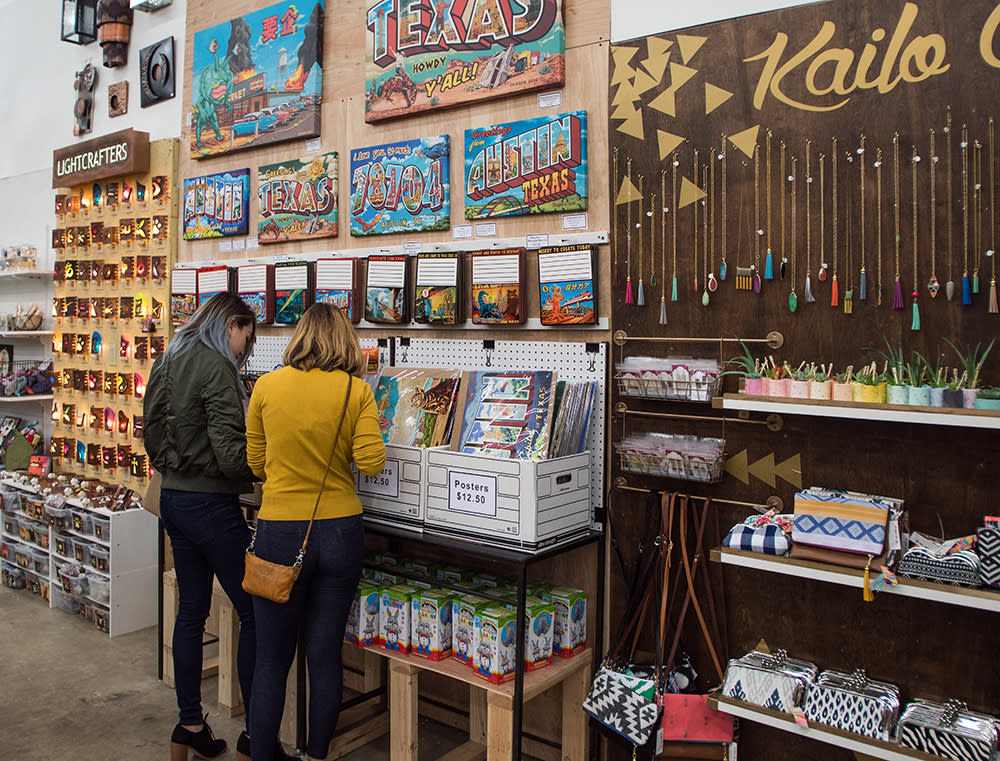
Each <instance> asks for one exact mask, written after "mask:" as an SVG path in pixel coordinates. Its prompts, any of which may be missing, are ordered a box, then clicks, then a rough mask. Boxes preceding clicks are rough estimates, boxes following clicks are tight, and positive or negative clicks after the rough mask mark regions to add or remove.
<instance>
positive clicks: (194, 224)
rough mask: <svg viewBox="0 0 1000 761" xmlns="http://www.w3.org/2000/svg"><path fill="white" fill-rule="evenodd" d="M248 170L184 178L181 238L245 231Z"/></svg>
mask: <svg viewBox="0 0 1000 761" xmlns="http://www.w3.org/2000/svg"><path fill="white" fill-rule="evenodd" d="M249 197H250V170H249V169H234V170H233V171H231V172H224V173H222V174H207V175H203V176H201V177H188V178H186V179H185V180H184V210H183V214H184V240H199V239H201V238H221V237H224V236H229V235H246V234H247V229H248V226H249V225H248V219H249V212H248V210H247V203H248V202H249Z"/></svg>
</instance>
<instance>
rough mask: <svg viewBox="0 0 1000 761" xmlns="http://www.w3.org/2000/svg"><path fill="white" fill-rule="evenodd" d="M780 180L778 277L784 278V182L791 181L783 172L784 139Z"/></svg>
mask: <svg viewBox="0 0 1000 761" xmlns="http://www.w3.org/2000/svg"><path fill="white" fill-rule="evenodd" d="M778 176H779V177H780V178H781V182H780V183H779V185H778V187H779V188H781V262H780V263H779V264H778V277H780V278H781V279H782V280H784V279H785V268H786V267H787V266H788V257H787V256H786V255H785V182H786V180H787V181H791V177H789V176H788V175H786V174H785V141H784V140H782V141H781V174H779V175H778Z"/></svg>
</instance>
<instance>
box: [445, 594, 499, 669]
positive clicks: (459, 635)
mask: <svg viewBox="0 0 1000 761" xmlns="http://www.w3.org/2000/svg"><path fill="white" fill-rule="evenodd" d="M492 604H493V603H491V602H490V601H489V600H487V599H486V598H485V597H480V596H479V595H472V594H469V595H462V596H461V597H456V598H454V600H453V601H452V604H451V610H452V617H451V618H452V628H451V632H452V633H451V657H452V658H454V659H455V660H457V661H461V662H462V663H464V664H465V665H466V666H472V655H473V653H475V652H476V615H477V614H478V613H479V612H480V611H481V610H483V609H484V608H488V607H489V606H490V605H492Z"/></svg>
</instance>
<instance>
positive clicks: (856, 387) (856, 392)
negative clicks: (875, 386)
mask: <svg viewBox="0 0 1000 761" xmlns="http://www.w3.org/2000/svg"><path fill="white" fill-rule="evenodd" d="M864 388H865V384H864V383H860V382H858V381H851V400H852V401H855V402H858V403H859V404H860V403H861V402H862V401H864V400H863V399H862V398H861V396H862V394H864Z"/></svg>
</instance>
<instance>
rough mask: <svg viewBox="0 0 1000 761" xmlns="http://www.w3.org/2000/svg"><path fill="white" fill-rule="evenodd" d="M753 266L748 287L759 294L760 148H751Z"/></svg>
mask: <svg viewBox="0 0 1000 761" xmlns="http://www.w3.org/2000/svg"><path fill="white" fill-rule="evenodd" d="M753 231H754V236H753V249H754V251H753V264H751V265H750V287H751V288H752V289H753V292H754V293H760V286H761V282H760V239H761V237H763V235H764V231H763V230H762V229H761V227H760V146H757V145H755V146H754V147H753Z"/></svg>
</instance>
